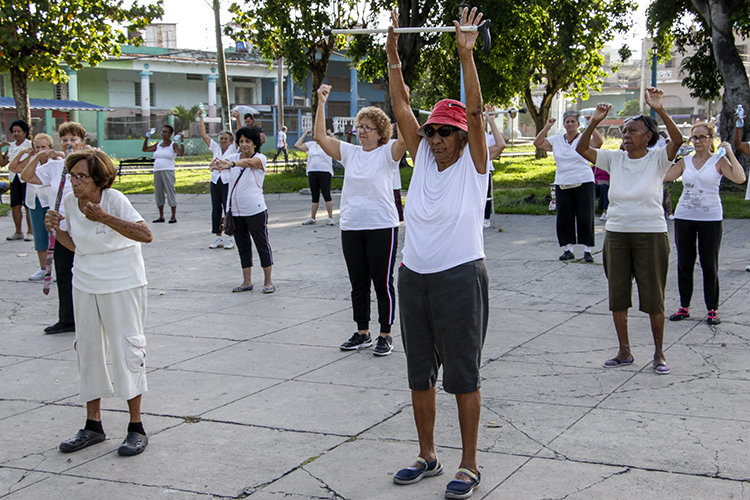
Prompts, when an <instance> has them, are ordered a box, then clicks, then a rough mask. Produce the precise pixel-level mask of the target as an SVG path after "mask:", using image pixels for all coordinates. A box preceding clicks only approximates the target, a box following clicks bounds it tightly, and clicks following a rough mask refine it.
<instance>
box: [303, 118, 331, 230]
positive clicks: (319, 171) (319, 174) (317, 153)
mask: <svg viewBox="0 0 750 500" xmlns="http://www.w3.org/2000/svg"><path fill="white" fill-rule="evenodd" d="M310 132H311V131H310V130H305V131H304V132H303V134H302V135H301V136H300V137H299V139H297V142H295V143H294V147H295V148H297V149H299V150H300V151H304V152H306V153H307V167H306V168H305V173H307V181H308V183H309V185H310V194H311V195H312V207H311V209H310V218H309V219H307V220H306V221H304V222H303V223H302V225H303V226H311V225H313V224H315V221H316V219H315V218H316V217H317V215H318V206H319V205H320V195H321V194H322V195H323V201H324V202H325V204H326V211H327V212H328V220H327V221H326V225H328V226H334V225H336V223H335V222H334V221H333V198H331V178H332V177H333V158H331V157H330V156H328V155H327V154H326V152H325V151H323V148H321V147H320V145H319V144H318V143H317V142H315V140H312V141H307V142H305V137H307V134H309V133H310Z"/></svg>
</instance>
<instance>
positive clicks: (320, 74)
mask: <svg viewBox="0 0 750 500" xmlns="http://www.w3.org/2000/svg"><path fill="white" fill-rule="evenodd" d="M329 40H330V37H329ZM332 52H333V42H331V41H329V42H326V43H321V44H318V45H317V46H315V47H313V48H312V49H311V50H310V51H309V52H308V59H309V60H310V74H311V75H312V95H311V96H310V104H311V106H312V113H311V114H312V119H313V124H314V123H315V115H316V113H317V112H318V89H319V88H320V86H321V85H322V84H323V80H324V79H325V77H326V72H327V71H328V60H329V59H330V58H331V53H332ZM318 54H320V58H317V55H318Z"/></svg>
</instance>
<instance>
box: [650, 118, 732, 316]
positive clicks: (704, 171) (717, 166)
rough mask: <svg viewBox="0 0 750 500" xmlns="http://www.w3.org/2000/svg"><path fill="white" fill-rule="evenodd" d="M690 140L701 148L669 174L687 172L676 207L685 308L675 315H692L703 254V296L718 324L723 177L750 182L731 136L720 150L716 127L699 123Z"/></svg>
mask: <svg viewBox="0 0 750 500" xmlns="http://www.w3.org/2000/svg"><path fill="white" fill-rule="evenodd" d="M690 142H691V143H692V144H693V147H694V148H695V153H694V154H692V155H690V156H684V157H683V158H682V159H681V160H680V161H678V162H677V163H675V164H674V165H672V167H671V168H670V169H669V171H668V172H667V175H666V176H665V177H664V182H665V183H666V182H669V181H673V180H675V179H677V178H678V177H680V176H682V194H681V195H680V201H679V202H677V208H676V209H675V212H674V241H675V246H676V247H677V286H678V288H679V290H680V308H679V309H678V310H677V312H676V313H674V314H672V315H671V316H670V317H669V319H670V320H671V321H679V320H681V319H684V318H689V317H690V299H691V298H692V296H693V268H694V267H695V257H696V240H697V255H698V256H699V257H700V263H701V270H702V271H703V298H704V300H705V302H706V309H707V310H708V315H707V318H706V321H707V322H708V324H709V325H718V324H719V323H721V320H720V319H719V313H718V312H717V309H718V308H719V247H720V246H721V234H722V219H723V218H724V211H723V208H722V205H721V198H720V197H719V184H720V183H721V178H722V177H726V178H727V179H729V180H730V181H732V182H734V183H736V184H742V183H743V182H745V170H744V169H743V168H742V165H740V162H738V161H737V158H735V156H734V153H733V152H732V147H731V146H730V145H729V143H728V142H722V143H721V144H720V145H719V147H720V148H723V152H722V153H715V152H714V127H713V125H711V124H710V123H705V122H704V123H698V124H696V125H693V128H692V130H691V132H690Z"/></svg>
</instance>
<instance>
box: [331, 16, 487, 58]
mask: <svg viewBox="0 0 750 500" xmlns="http://www.w3.org/2000/svg"><path fill="white" fill-rule="evenodd" d="M459 29H460V30H461V31H479V33H480V34H481V35H482V50H483V51H484V52H489V51H490V45H491V42H492V38H491V37H490V20H489V19H485V20H484V21H482V23H481V24H479V25H478V26H459ZM393 31H394V32H395V33H455V31H456V27H455V26H434V27H430V26H417V27H413V28H409V27H406V28H394V29H393ZM376 33H388V28H378V29H369V28H349V29H325V30H323V34H324V35H326V36H328V35H374V34H376Z"/></svg>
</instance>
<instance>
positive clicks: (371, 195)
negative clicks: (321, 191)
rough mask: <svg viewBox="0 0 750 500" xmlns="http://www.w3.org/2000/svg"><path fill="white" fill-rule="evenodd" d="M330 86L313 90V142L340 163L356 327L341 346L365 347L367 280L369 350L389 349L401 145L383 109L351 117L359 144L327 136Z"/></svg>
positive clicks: (387, 351) (346, 348) (381, 351)
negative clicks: (373, 327) (374, 323)
mask: <svg viewBox="0 0 750 500" xmlns="http://www.w3.org/2000/svg"><path fill="white" fill-rule="evenodd" d="M330 93H331V86H330V85H325V84H323V85H321V86H320V88H319V89H318V110H317V113H316V115H315V140H316V141H317V142H318V144H319V145H320V147H321V148H323V151H325V152H326V154H327V155H328V156H330V157H332V158H334V159H335V160H338V161H340V162H341V164H342V165H344V186H343V188H342V190H341V206H340V208H339V210H340V213H341V217H340V219H339V226H341V247H342V249H343V251H344V260H345V261H346V267H347V270H348V272H349V281H350V282H351V285H352V293H351V296H352V310H353V316H354V321H355V322H356V323H357V331H356V332H354V334H353V335H352V336H351V338H349V340H347V341H346V342H344V343H343V344H341V346H340V347H341V350H343V351H350V350H358V349H364V348H366V347H370V346H371V345H372V338H371V337H370V283H371V282H372V284H373V285H374V286H375V294H376V295H377V297H378V322H379V323H380V336H379V337H378V340H377V345H376V346H375V349H374V352H373V354H375V355H376V356H387V355H388V354H390V353H391V351H393V339H392V337H391V325H392V324H393V320H394V318H395V313H396V293H395V289H394V286H393V265H394V262H395V260H396V248H397V246H398V225H399V220H398V212H397V211H396V205H395V204H394V203H393V175H394V172H395V171H396V170H397V169H398V163H399V160H400V159H401V156H403V154H404V152H405V151H406V146H405V145H404V144H403V143H399V142H398V141H396V140H395V139H392V138H391V137H392V136H393V126H392V125H391V121H390V120H389V119H388V116H387V115H386V114H385V113H384V112H383V110H381V109H379V108H376V107H374V106H368V107H365V108H362V109H361V110H360V111H359V113H357V117H356V118H355V120H354V125H355V128H356V130H357V136H358V137H359V142H360V145H359V146H355V145H353V144H349V143H347V142H342V141H339V140H338V139H336V138H334V137H330V136H328V135H326V128H325V119H326V117H325V103H326V101H327V100H328V96H329V94H330Z"/></svg>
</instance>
